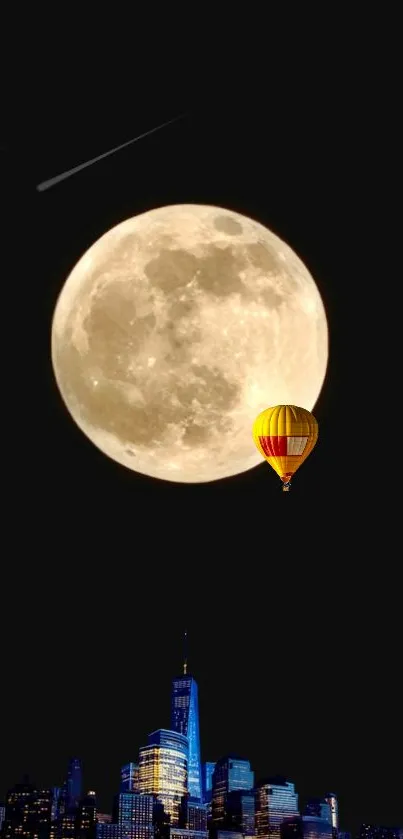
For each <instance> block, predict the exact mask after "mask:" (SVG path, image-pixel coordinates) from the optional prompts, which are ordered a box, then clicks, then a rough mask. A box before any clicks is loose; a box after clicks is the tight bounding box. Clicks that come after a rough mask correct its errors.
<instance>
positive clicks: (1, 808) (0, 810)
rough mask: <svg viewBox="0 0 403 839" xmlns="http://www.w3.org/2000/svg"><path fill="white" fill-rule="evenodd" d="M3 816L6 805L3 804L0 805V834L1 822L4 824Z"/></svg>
mask: <svg viewBox="0 0 403 839" xmlns="http://www.w3.org/2000/svg"><path fill="white" fill-rule="evenodd" d="M5 815H6V805H5V804H0V832H1V828H2V827H3V822H4V819H5Z"/></svg>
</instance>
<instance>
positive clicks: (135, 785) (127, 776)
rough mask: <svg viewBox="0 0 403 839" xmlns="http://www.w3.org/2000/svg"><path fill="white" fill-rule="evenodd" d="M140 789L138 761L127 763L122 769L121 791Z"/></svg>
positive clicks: (136, 790)
mask: <svg viewBox="0 0 403 839" xmlns="http://www.w3.org/2000/svg"><path fill="white" fill-rule="evenodd" d="M138 791H139V767H138V763H126V764H125V765H124V766H122V769H121V771H120V792H138Z"/></svg>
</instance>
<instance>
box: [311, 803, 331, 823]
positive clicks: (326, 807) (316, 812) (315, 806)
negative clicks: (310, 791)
mask: <svg viewBox="0 0 403 839" xmlns="http://www.w3.org/2000/svg"><path fill="white" fill-rule="evenodd" d="M304 815H305V816H316V817H317V818H318V819H324V820H325V821H326V822H329V824H332V813H331V809H330V804H329V802H328V801H325V799H324V798H309V799H308V801H307V802H306V805H305V809H304Z"/></svg>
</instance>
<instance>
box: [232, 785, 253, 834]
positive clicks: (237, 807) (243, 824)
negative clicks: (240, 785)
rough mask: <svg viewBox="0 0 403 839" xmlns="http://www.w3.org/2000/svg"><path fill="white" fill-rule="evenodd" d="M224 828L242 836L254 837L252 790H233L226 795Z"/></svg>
mask: <svg viewBox="0 0 403 839" xmlns="http://www.w3.org/2000/svg"><path fill="white" fill-rule="evenodd" d="M225 809H226V820H225V821H226V827H227V829H228V830H235V831H239V832H240V833H242V835H243V836H254V835H255V796H254V793H253V790H250V791H247V790H243V789H234V790H231V792H229V793H228V795H227V800H226V806H225Z"/></svg>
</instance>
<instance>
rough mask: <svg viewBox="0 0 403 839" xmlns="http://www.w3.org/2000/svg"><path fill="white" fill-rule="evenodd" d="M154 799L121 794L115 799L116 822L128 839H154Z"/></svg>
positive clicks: (133, 794)
mask: <svg viewBox="0 0 403 839" xmlns="http://www.w3.org/2000/svg"><path fill="white" fill-rule="evenodd" d="M153 817H154V798H153V796H152V795H138V794H137V793H134V792H121V793H119V795H117V796H116V798H115V806H114V822H116V823H117V824H119V825H120V826H121V828H122V835H124V836H125V837H127V839H153V837H154V826H153Z"/></svg>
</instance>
